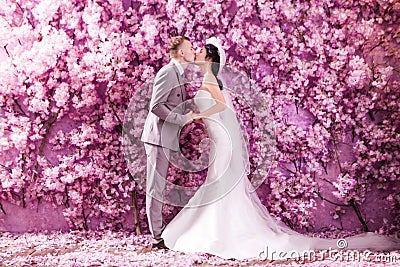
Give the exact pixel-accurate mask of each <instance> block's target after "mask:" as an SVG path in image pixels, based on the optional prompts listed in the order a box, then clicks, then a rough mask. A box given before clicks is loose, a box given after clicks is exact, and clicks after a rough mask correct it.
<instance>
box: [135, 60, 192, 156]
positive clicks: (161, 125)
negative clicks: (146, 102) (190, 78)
mask: <svg viewBox="0 0 400 267" xmlns="http://www.w3.org/2000/svg"><path fill="white" fill-rule="evenodd" d="M185 99H186V89H185V87H184V84H183V79H182V76H180V75H179V71H178V68H177V67H176V66H175V64H174V63H173V62H170V63H169V64H167V65H165V66H164V67H162V68H161V69H160V70H159V71H158V73H157V75H156V77H155V79H154V85H153V92H152V96H151V101H150V106H149V113H148V115H147V118H146V121H145V124H144V128H143V132H142V136H141V139H140V140H141V141H142V142H146V143H150V144H154V145H159V146H162V147H166V148H169V149H171V150H174V151H178V150H179V134H180V130H181V128H182V127H183V126H184V125H185V123H186V121H187V120H188V117H187V116H186V115H183V114H184V113H185V110H186V108H185V105H184V101H185Z"/></svg>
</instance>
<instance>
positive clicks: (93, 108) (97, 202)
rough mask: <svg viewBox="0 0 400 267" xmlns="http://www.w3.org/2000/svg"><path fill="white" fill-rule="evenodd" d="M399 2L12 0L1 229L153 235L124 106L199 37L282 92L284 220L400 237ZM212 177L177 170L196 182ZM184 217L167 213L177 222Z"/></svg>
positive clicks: (1, 23)
mask: <svg viewBox="0 0 400 267" xmlns="http://www.w3.org/2000/svg"><path fill="white" fill-rule="evenodd" d="M399 11H400V4H399V3H396V2H395V1H393V2H390V1H380V0H378V1H372V0H362V1H355V0H354V1H340V0H338V1H328V0H323V1H314V0H310V1H285V0H278V1H253V0H247V1H207V3H206V4H204V3H203V1H123V2H121V1H120V0H109V1H85V0H72V1H54V0H45V1H39V0H37V1H34V0H31V1H28V0H17V1H6V0H0V31H1V34H0V43H1V46H0V56H1V63H0V106H1V113H0V146H1V147H0V155H1V156H0V193H1V194H0V229H1V230H2V231H28V230H40V229H68V228H71V229H89V228H99V229H105V228H107V229H115V230H118V229H121V228H124V229H132V230H135V231H136V232H137V233H139V232H140V230H141V232H142V233H146V232H147V231H148V230H147V220H146V215H145V207H144V197H145V195H144V191H143V189H142V188H140V187H139V186H137V185H136V184H135V182H134V176H135V171H134V172H133V173H129V171H128V169H127V166H126V162H125V159H124V156H123V151H122V148H121V135H122V123H123V120H124V112H125V110H126V107H127V105H128V103H129V101H130V99H131V97H132V96H133V95H134V93H135V92H136V90H138V88H140V86H141V85H143V84H144V83H145V82H146V81H147V80H148V79H150V78H152V77H153V76H154V75H155V73H156V72H157V71H158V69H160V68H161V66H162V65H163V64H165V63H167V62H168V61H169V58H168V57H167V55H166V45H167V42H168V39H169V37H170V36H172V35H175V34H185V35H187V36H188V37H189V38H190V39H191V41H192V43H193V44H194V45H195V46H197V47H199V46H201V45H202V44H204V40H205V38H208V37H210V36H212V35H215V36H218V37H219V38H221V40H222V41H223V45H224V46H225V47H226V48H228V49H227V55H228V62H227V64H229V65H230V66H232V67H235V68H237V69H239V70H241V71H243V72H244V73H246V74H247V75H248V76H249V77H250V78H251V79H252V80H253V81H254V82H255V83H256V84H257V86H259V87H260V88H262V92H263V94H264V97H266V98H267V99H269V100H270V106H269V109H270V110H271V112H272V115H273V119H274V123H275V126H276V128H275V130H276V141H277V149H278V151H277V154H276V161H274V166H273V168H272V171H271V172H270V173H269V174H268V175H267V177H265V182H264V184H263V185H262V186H260V187H259V188H258V191H257V192H258V193H259V196H260V198H261V199H262V201H263V203H264V204H265V205H266V206H267V207H268V208H269V210H270V212H271V213H273V215H274V216H276V217H278V218H280V219H282V220H283V221H284V222H285V223H287V224H288V225H290V226H291V227H293V228H294V229H297V230H299V231H304V232H305V231H309V232H319V231H323V230H331V232H334V231H336V230H349V231H362V230H364V231H365V230H379V231H380V232H383V233H392V232H395V231H398V230H400V214H399V210H400V204H399V203H400V194H399V192H400V175H399V173H400V164H399V161H400V156H399V151H400V150H399V146H400V142H399V141H400V128H399V127H400V125H399V121H400V120H399V118H400V112H399V107H400V101H399V96H400V91H399V70H400V63H399V60H398V59H399V56H398V51H399V44H400V31H399V14H400V12H399ZM266 105H267V103H266ZM243 118H244V120H246V118H247V117H246V116H244V117H243ZM194 128H195V125H194V124H193V125H189V126H188V127H187V128H186V130H185V131H184V132H183V135H186V137H187V136H189V138H186V139H185V140H187V139H189V140H195V139H196V138H190V135H192V134H194V132H195V131H190V130H191V129H194ZM200 130H201V129H200ZM196 134H198V131H197V132H196ZM184 138H185V136H183V137H182V140H183V139H184ZM254 138H255V139H256V136H255V137H254ZM193 142H194V141H193ZM182 144H183V150H185V151H192V150H191V148H192V147H193V146H195V144H194V143H190V142H185V143H182ZM252 157H253V158H254V157H257V153H255V152H253V154H252ZM252 162H254V160H253V161H252ZM143 167H144V166H142V167H141V168H138V169H137V170H136V171H137V172H138V173H139V172H143ZM204 175H205V173H201V174H198V175H197V176H196V175H189V174H188V173H184V172H182V171H180V170H178V169H175V168H173V167H172V168H170V170H169V179H172V180H175V181H176V183H180V184H181V185H193V184H199V183H200V182H201V181H202V180H201V178H204ZM177 177H182V178H180V179H178V178H177ZM178 210H179V208H178V207H172V206H166V207H165V210H164V214H165V217H166V218H167V220H169V219H171V218H172V217H173V216H174V214H176V213H177V211H178Z"/></svg>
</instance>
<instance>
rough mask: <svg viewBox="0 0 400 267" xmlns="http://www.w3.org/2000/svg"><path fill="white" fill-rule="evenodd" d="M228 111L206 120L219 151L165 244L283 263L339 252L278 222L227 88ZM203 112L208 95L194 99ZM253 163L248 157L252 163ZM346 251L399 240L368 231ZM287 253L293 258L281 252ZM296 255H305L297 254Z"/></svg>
mask: <svg viewBox="0 0 400 267" xmlns="http://www.w3.org/2000/svg"><path fill="white" fill-rule="evenodd" d="M222 93H223V95H224V98H225V101H226V104H227V106H228V107H229V108H227V109H225V110H224V111H223V112H220V113H216V114H213V115H211V116H210V117H209V118H207V119H203V121H204V122H205V124H206V127H207V132H208V135H209V137H210V138H211V140H213V141H214V142H215V147H213V146H212V148H211V153H210V154H211V155H212V156H211V157H210V158H211V159H215V160H214V161H212V162H211V165H210V166H209V167H208V174H207V178H206V180H205V182H204V184H203V185H202V186H201V187H200V188H199V190H198V191H197V192H196V193H195V195H194V196H193V197H192V198H191V199H190V200H189V202H188V204H187V205H186V206H185V207H183V209H182V210H181V211H180V212H179V213H178V214H177V215H176V216H175V218H174V219H173V220H172V221H171V222H170V223H169V224H168V225H167V226H166V228H165V229H164V231H163V233H162V238H163V239H164V242H165V244H166V246H167V247H168V248H170V249H172V250H176V251H182V252H204V253H210V254H214V255H217V256H220V257H222V258H225V259H229V258H235V259H246V258H263V259H272V260H276V259H282V258H290V257H298V256H299V255H302V254H301V253H302V252H303V251H307V250H324V249H329V248H332V249H338V247H337V240H336V239H324V238H315V237H308V236H306V235H302V234H300V233H298V232H296V231H293V230H292V229H290V228H289V227H288V226H286V225H285V224H284V223H282V222H280V221H278V220H276V219H274V218H273V217H272V216H271V215H270V214H269V212H268V210H267V208H266V207H265V206H264V205H263V204H262V203H261V202H260V199H259V198H258V196H257V193H256V192H255V190H254V188H253V187H252V184H251V183H250V181H249V180H248V178H247V175H246V174H247V172H246V171H247V168H246V164H248V161H246V158H245V157H246V155H247V153H246V151H245V150H246V147H245V146H244V145H243V139H241V137H240V136H241V132H240V129H239V123H238V121H237V118H236V116H235V113H234V112H231V111H232V110H234V109H233V106H232V99H231V97H230V93H229V92H227V91H226V90H222ZM194 101H195V104H196V106H197V107H198V108H199V110H200V111H204V110H207V109H208V108H210V107H211V106H213V105H214V103H215V101H214V100H213V99H212V98H211V94H210V93H209V92H208V91H204V90H199V91H198V92H197V93H196V95H195V98H194ZM247 160H248V159H247ZM346 241H347V249H358V250H365V249H370V250H392V249H400V240H399V239H397V238H394V237H389V236H381V235H377V234H373V233H364V234H360V235H356V236H352V237H349V238H346ZM274 251H275V253H279V252H282V251H283V252H287V253H288V254H286V255H284V254H280V256H279V257H280V258H279V257H278V256H277V254H274ZM293 251H295V252H298V253H300V254H296V253H293Z"/></svg>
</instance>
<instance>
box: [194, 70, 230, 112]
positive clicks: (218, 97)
mask: <svg viewBox="0 0 400 267" xmlns="http://www.w3.org/2000/svg"><path fill="white" fill-rule="evenodd" d="M214 79H215V78H214ZM216 84H218V83H216V80H215V83H213V82H206V83H205V86H206V87H207V88H208V91H209V92H210V93H211V96H212V98H213V99H214V100H215V102H216V104H215V105H214V106H212V107H210V108H209V109H207V110H205V111H203V112H200V113H199V114H196V117H195V118H194V119H199V118H201V117H208V116H210V115H212V114H215V113H219V112H221V111H224V110H225V108H226V102H225V98H224V96H223V94H222V92H221V90H220V89H219V86H218V85H216Z"/></svg>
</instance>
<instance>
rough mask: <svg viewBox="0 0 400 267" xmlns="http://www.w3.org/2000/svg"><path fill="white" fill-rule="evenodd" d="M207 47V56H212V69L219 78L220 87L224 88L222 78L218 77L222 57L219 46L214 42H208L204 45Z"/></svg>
mask: <svg viewBox="0 0 400 267" xmlns="http://www.w3.org/2000/svg"><path fill="white" fill-rule="evenodd" d="M204 47H205V48H206V57H208V58H211V60H212V62H211V71H212V73H213V74H214V76H215V78H217V82H218V86H219V89H221V90H222V89H223V85H222V82H221V80H220V79H219V78H218V71H219V64H220V57H219V53H218V48H217V47H215V46H214V45H212V44H206V45H205V46H204Z"/></svg>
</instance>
